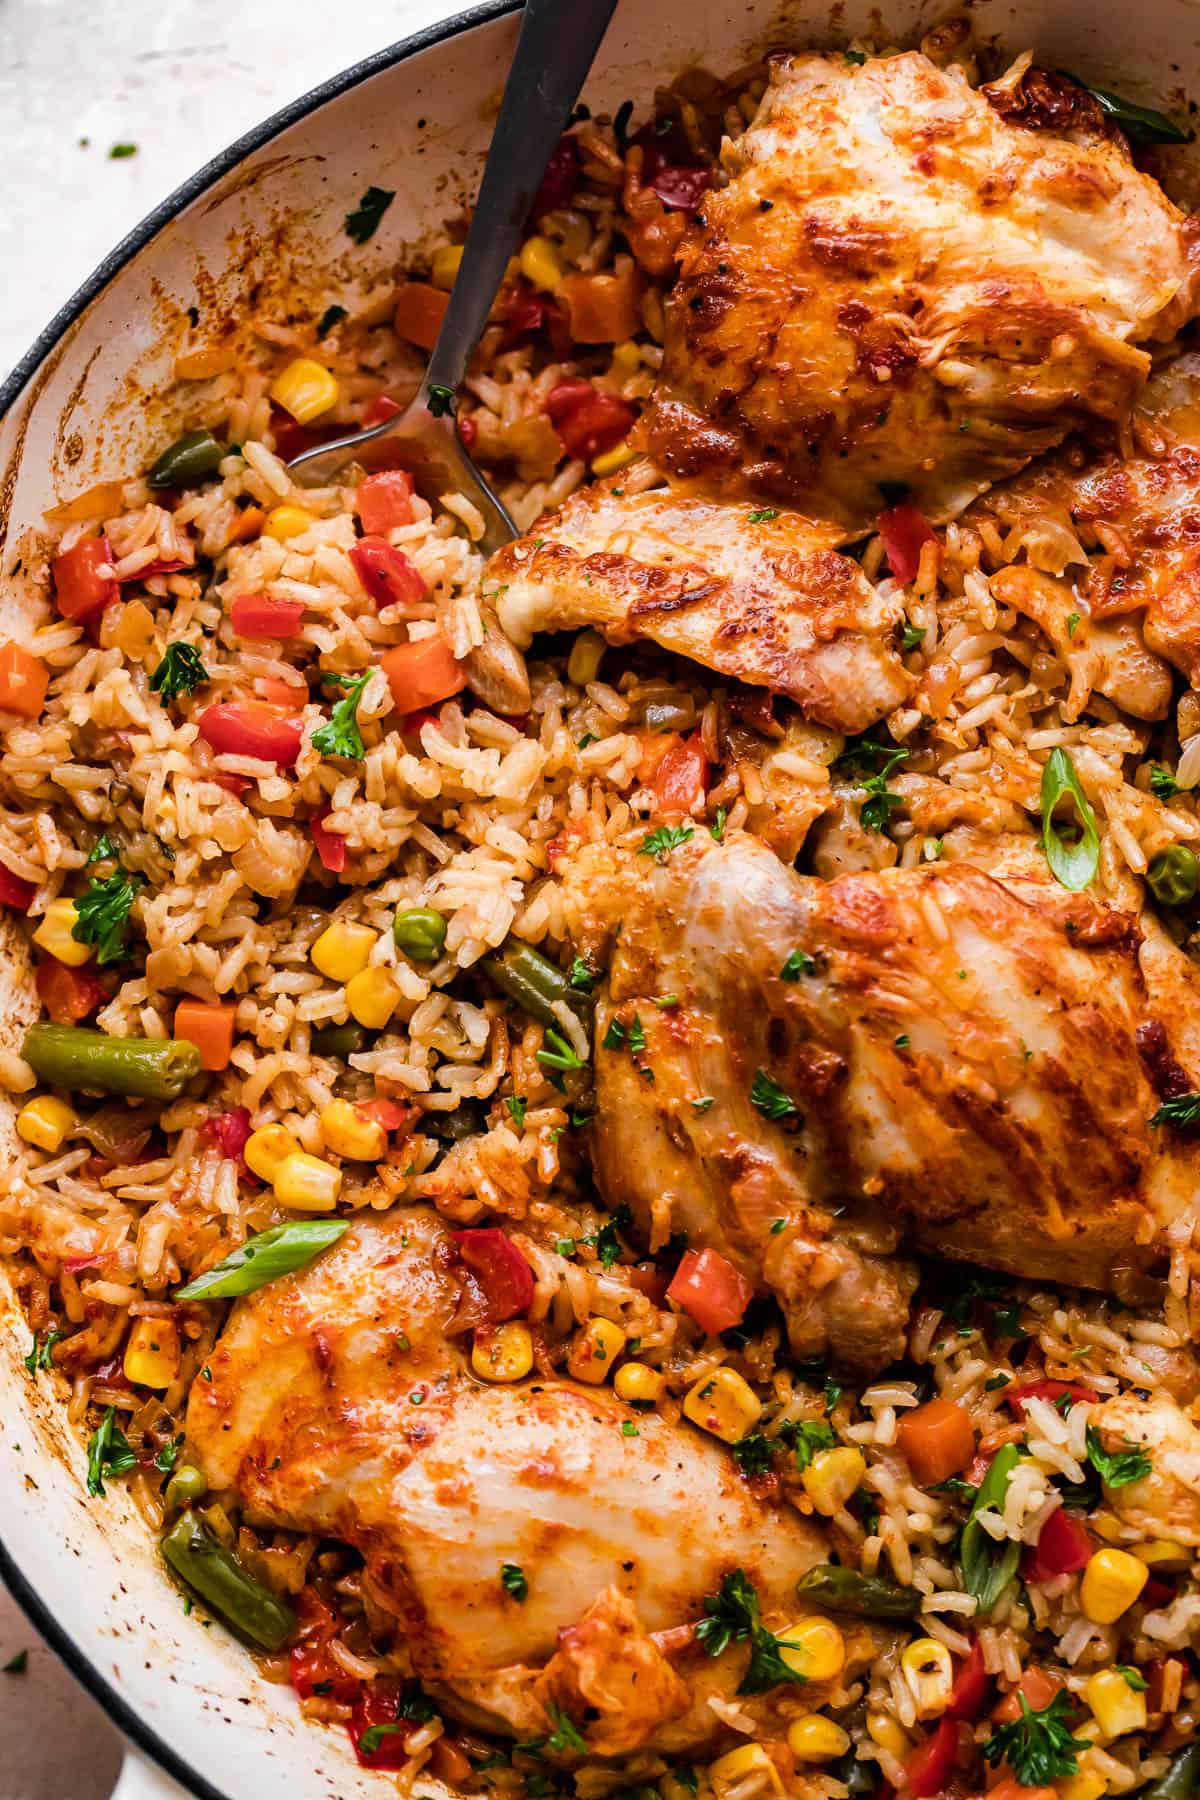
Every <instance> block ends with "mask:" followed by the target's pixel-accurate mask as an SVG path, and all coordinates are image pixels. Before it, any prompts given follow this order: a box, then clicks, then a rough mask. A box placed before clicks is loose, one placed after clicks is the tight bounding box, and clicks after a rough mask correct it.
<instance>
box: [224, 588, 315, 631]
mask: <svg viewBox="0 0 1200 1800" xmlns="http://www.w3.org/2000/svg"><path fill="white" fill-rule="evenodd" d="M303 617H304V606H303V604H302V602H301V601H299V600H272V599H271V598H270V596H269V595H267V594H242V595H240V596H239V597H238V599H236V600H235V601H234V603H233V605H232V606H231V607H230V609H229V618H230V622H231V624H232V625H233V629H234V630H235V631H236V632H237V635H238V636H239V637H244V638H293V637H295V636H296V635H297V633H298V632H299V630H300V621H301V619H303Z"/></svg>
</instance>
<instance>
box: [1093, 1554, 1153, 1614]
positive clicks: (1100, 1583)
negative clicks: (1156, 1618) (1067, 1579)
mask: <svg viewBox="0 0 1200 1800" xmlns="http://www.w3.org/2000/svg"><path fill="white" fill-rule="evenodd" d="M1149 1579H1150V1571H1149V1569H1148V1568H1147V1567H1146V1565H1145V1563H1144V1562H1139V1561H1138V1559H1137V1557H1136V1556H1130V1554H1129V1552H1128V1551H1127V1550H1097V1552H1096V1554H1095V1555H1094V1556H1093V1557H1092V1559H1091V1561H1090V1562H1089V1563H1088V1566H1087V1568H1086V1569H1085V1570H1084V1571H1083V1581H1082V1583H1081V1584H1080V1589H1079V1604H1080V1606H1081V1607H1082V1609H1083V1614H1084V1617H1085V1618H1087V1619H1090V1620H1091V1621H1092V1624H1093V1625H1111V1624H1113V1623H1114V1621H1115V1620H1117V1619H1119V1618H1120V1616H1121V1614H1122V1613H1123V1612H1128V1611H1129V1608H1130V1607H1131V1606H1132V1605H1133V1603H1134V1601H1135V1600H1136V1599H1137V1597H1138V1595H1139V1594H1140V1593H1141V1591H1142V1589H1143V1588H1144V1587H1145V1585H1146V1583H1147V1581H1148V1580H1149Z"/></svg>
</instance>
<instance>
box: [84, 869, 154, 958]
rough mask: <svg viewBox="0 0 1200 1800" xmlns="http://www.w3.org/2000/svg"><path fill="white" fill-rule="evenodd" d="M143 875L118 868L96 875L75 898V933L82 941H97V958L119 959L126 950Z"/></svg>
mask: <svg viewBox="0 0 1200 1800" xmlns="http://www.w3.org/2000/svg"><path fill="white" fill-rule="evenodd" d="M141 881H142V878H141V876H140V875H127V874H126V873H125V871H124V870H123V869H117V870H115V871H114V873H113V874H111V875H109V876H108V877H107V878H106V879H105V880H104V881H100V880H99V879H98V878H97V877H96V876H93V877H92V880H91V882H90V883H89V884H88V887H87V890H86V892H84V893H82V894H80V896H79V898H78V899H77V900H76V902H75V923H74V925H72V927H71V936H72V937H73V938H75V939H76V940H77V941H78V942H79V943H81V944H93V945H94V946H95V949H96V961H97V963H98V964H99V965H100V966H101V968H103V966H104V964H105V963H111V962H119V961H120V960H121V958H122V956H124V954H125V940H126V938H127V937H128V936H129V913H130V908H131V907H132V906H133V902H134V900H135V898H136V897H137V891H138V888H139V887H140V886H141Z"/></svg>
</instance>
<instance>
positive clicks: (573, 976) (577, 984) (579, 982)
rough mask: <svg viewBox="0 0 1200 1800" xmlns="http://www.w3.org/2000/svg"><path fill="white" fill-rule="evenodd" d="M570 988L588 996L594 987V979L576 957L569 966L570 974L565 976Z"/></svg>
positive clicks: (580, 959) (586, 967)
mask: <svg viewBox="0 0 1200 1800" xmlns="http://www.w3.org/2000/svg"><path fill="white" fill-rule="evenodd" d="M567 980H568V981H569V982H570V984H571V986H572V987H573V988H574V989H575V990H576V992H578V993H580V994H590V993H591V991H592V989H593V988H594V987H595V985H596V977H595V975H594V974H593V973H592V971H591V969H589V968H588V966H587V964H586V963H585V962H584V960H583V958H582V956H577V957H576V958H575V960H574V962H573V963H572V964H571V973H570V974H569V975H568V976H567Z"/></svg>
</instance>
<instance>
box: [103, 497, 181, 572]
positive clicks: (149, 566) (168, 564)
mask: <svg viewBox="0 0 1200 1800" xmlns="http://www.w3.org/2000/svg"><path fill="white" fill-rule="evenodd" d="M160 504H161V502H160ZM188 567H189V565H188V564H187V563H185V562H184V561H183V560H182V559H181V558H179V557H175V558H174V559H173V560H172V561H166V560H164V558H163V557H161V556H156V557H155V559H154V561H153V562H150V563H143V564H142V567H141V568H140V569H131V570H130V571H129V574H128V575H120V576H118V577H117V579H118V582H126V581H149V580H150V577H151V576H152V575H176V574H178V572H179V570H180V569H186V568H188Z"/></svg>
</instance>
